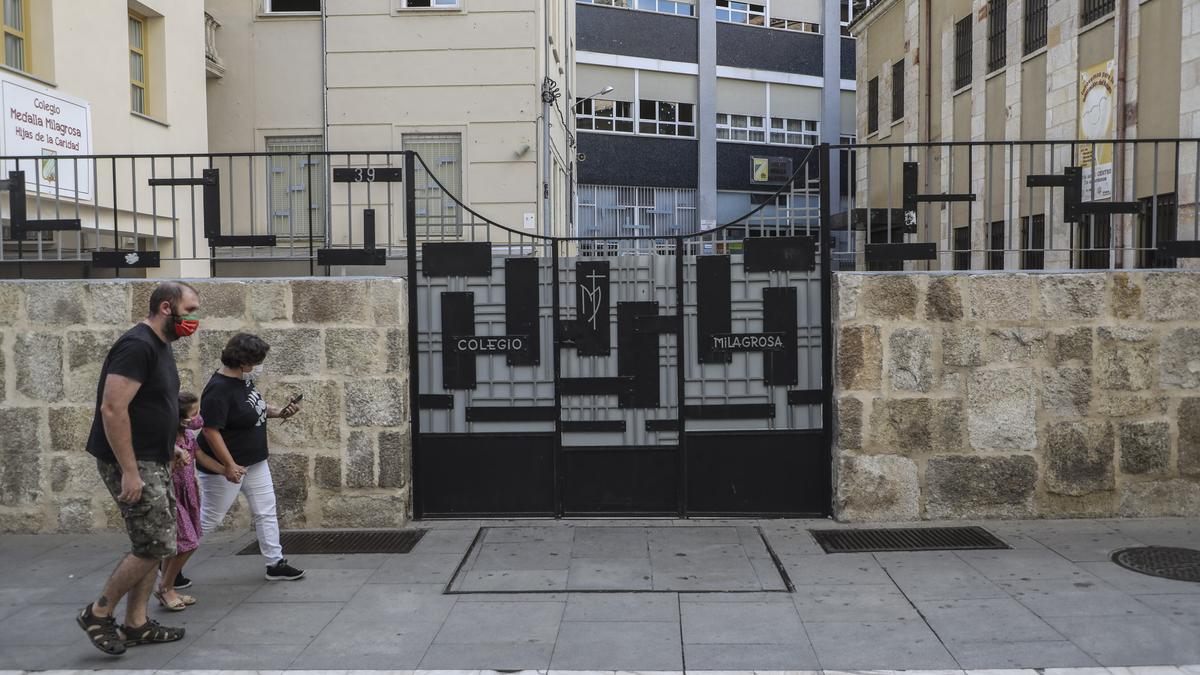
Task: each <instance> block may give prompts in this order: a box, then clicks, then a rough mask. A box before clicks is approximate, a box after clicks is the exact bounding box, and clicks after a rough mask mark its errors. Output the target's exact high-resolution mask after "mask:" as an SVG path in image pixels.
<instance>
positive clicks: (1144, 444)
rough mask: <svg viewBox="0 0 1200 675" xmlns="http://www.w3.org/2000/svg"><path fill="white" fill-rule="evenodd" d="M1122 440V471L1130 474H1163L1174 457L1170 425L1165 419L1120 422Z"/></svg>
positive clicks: (1119, 434)
mask: <svg viewBox="0 0 1200 675" xmlns="http://www.w3.org/2000/svg"><path fill="white" fill-rule="evenodd" d="M1117 436H1118V438H1119V439H1120V441H1121V471H1122V473H1128V474H1162V473H1165V472H1166V471H1167V465H1168V463H1169V462H1170V461H1171V425H1169V424H1167V423H1166V422H1123V423H1121V424H1120V425H1118V426H1117Z"/></svg>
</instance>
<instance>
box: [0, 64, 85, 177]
mask: <svg viewBox="0 0 1200 675" xmlns="http://www.w3.org/2000/svg"><path fill="white" fill-rule="evenodd" d="M0 108H2V109H3V111H4V123H3V130H2V131H0V154H3V155H5V156H7V157H22V158H28V159H22V160H20V162H18V161H17V160H5V162H4V168H3V172H4V176H5V177H7V176H8V172H9V171H14V170H17V169H20V170H21V171H24V172H25V190H26V192H27V193H28V194H30V195H33V194H37V193H38V192H41V194H42V195H44V196H50V197H53V196H55V195H57V196H58V197H60V198H67V199H73V198H76V197H77V198H79V199H81V200H90V199H91V198H92V189H93V182H94V180H93V176H92V163H91V162H90V161H71V160H65V161H64V158H67V157H71V156H77V155H89V154H91V152H92V107H91V105H89V104H88V103H87V101H82V100H79V99H76V98H74V97H70V96H66V95H64V94H61V93H58V92H51V91H49V90H47V89H44V88H42V87H35V86H32V85H31V84H29V83H26V82H22V81H20V80H17V79H15V78H9V77H8V76H0Z"/></svg>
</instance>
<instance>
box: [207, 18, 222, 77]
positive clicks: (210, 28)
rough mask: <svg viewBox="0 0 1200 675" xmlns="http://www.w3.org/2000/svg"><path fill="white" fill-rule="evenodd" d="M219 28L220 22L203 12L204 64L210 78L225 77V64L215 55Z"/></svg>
mask: <svg viewBox="0 0 1200 675" xmlns="http://www.w3.org/2000/svg"><path fill="white" fill-rule="evenodd" d="M220 28H221V22H220V21H217V20H216V19H215V18H213V15H212V14H209V13H208V12H205V13H204V64H205V67H206V70H207V73H208V77H210V78H218V77H223V76H224V75H225V63H224V62H222V61H221V56H220V54H218V53H217V31H218V30H220Z"/></svg>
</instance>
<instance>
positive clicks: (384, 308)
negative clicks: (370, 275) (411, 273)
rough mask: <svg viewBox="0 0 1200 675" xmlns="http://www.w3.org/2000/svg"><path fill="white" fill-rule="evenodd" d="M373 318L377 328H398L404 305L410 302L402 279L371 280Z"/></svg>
mask: <svg viewBox="0 0 1200 675" xmlns="http://www.w3.org/2000/svg"><path fill="white" fill-rule="evenodd" d="M367 293H368V297H369V298H370V304H371V317H372V318H373V319H374V320H375V325H376V326H396V325H398V324H400V322H401V316H402V315H403V305H404V303H405V302H407V301H408V298H407V297H406V295H405V286H404V281H403V280H402V279H371V280H370V281H369V282H367Z"/></svg>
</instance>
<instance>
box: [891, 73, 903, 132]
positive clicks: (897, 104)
mask: <svg viewBox="0 0 1200 675" xmlns="http://www.w3.org/2000/svg"><path fill="white" fill-rule="evenodd" d="M902 119H904V58H903V57H901V59H900V60H899V61H897V62H895V63H893V64H892V121H893V122H896V121H899V120H902Z"/></svg>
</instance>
